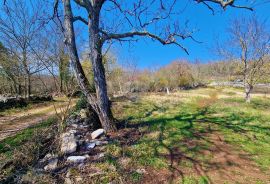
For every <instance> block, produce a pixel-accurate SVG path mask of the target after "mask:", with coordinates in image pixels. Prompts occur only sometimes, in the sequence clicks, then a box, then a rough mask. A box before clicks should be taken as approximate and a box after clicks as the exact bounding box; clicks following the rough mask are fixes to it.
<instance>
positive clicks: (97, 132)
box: [91, 128, 105, 139]
mask: <svg viewBox="0 0 270 184" xmlns="http://www.w3.org/2000/svg"><path fill="white" fill-rule="evenodd" d="M104 133H105V131H104V129H102V128H100V129H97V130H95V131H94V132H92V133H91V137H92V139H96V138H98V137H100V136H101V135H103V134H104Z"/></svg>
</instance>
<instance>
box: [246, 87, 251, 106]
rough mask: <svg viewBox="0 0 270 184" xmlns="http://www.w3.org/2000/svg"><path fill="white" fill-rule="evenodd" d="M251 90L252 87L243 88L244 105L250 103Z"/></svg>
mask: <svg viewBox="0 0 270 184" xmlns="http://www.w3.org/2000/svg"><path fill="white" fill-rule="evenodd" d="M252 90H253V86H251V85H246V86H245V100H246V103H250V101H251V92H252Z"/></svg>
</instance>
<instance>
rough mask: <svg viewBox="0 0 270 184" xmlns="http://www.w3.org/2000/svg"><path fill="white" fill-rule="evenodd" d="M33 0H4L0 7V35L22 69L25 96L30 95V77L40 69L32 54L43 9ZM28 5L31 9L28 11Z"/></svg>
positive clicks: (35, 45) (40, 25) (41, 20)
mask: <svg viewBox="0 0 270 184" xmlns="http://www.w3.org/2000/svg"><path fill="white" fill-rule="evenodd" d="M40 5H41V4H38V3H37V2H34V3H33V2H32V1H29V2H24V1H20V0H14V1H8V2H6V4H5V5H3V6H2V8H1V16H0V38H2V41H3V43H4V44H5V46H6V47H7V48H8V50H9V52H11V53H12V54H13V55H14V56H16V57H17V60H18V61H19V67H20V68H21V69H22V70H23V72H24V83H25V84H24V86H25V96H26V97H27V98H29V96H30V94H31V76H32V75H33V74H35V73H37V72H40V71H42V70H44V66H43V65H42V63H41V61H40V60H39V58H38V57H37V56H36V54H35V52H34V51H35V48H36V47H39V46H40V44H41V43H40V40H39V39H38V38H39V35H40V33H41V29H42V28H43V26H44V24H45V22H44V20H43V17H44V12H43V11H42V10H43V8H42V6H40ZM30 8H31V9H32V10H30Z"/></svg>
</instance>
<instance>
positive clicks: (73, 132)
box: [69, 129, 77, 134]
mask: <svg viewBox="0 0 270 184" xmlns="http://www.w3.org/2000/svg"><path fill="white" fill-rule="evenodd" d="M69 133H71V134H76V133H77V130H73V129H71V130H69Z"/></svg>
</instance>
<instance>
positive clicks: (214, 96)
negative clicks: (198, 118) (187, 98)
mask: <svg viewBox="0 0 270 184" xmlns="http://www.w3.org/2000/svg"><path fill="white" fill-rule="evenodd" d="M217 100H218V93H217V92H211V93H209V98H202V99H199V100H198V101H197V107H198V108H199V109H207V108H209V107H210V106H211V105H212V104H214V103H216V101H217Z"/></svg>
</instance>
